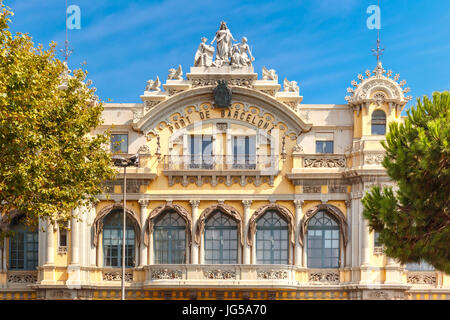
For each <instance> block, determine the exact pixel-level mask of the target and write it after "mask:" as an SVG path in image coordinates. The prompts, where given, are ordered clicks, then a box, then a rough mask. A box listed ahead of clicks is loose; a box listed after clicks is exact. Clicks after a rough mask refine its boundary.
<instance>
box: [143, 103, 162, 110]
mask: <svg viewBox="0 0 450 320" xmlns="http://www.w3.org/2000/svg"><path fill="white" fill-rule="evenodd" d="M160 102H161V101H149V100H146V101H144V110H145V112H148V111H149V110H150V109H152V108H153V107H155V106H156V105H157V104H158V103H160Z"/></svg>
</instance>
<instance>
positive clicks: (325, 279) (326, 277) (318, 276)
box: [308, 270, 339, 284]
mask: <svg viewBox="0 0 450 320" xmlns="http://www.w3.org/2000/svg"><path fill="white" fill-rule="evenodd" d="M308 279H309V282H311V283H313V284H338V283H339V271H337V270H310V271H309V272H308Z"/></svg>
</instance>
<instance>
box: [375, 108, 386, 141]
mask: <svg viewBox="0 0 450 320" xmlns="http://www.w3.org/2000/svg"><path fill="white" fill-rule="evenodd" d="M372 134H373V135H384V134H386V114H385V113H384V112H383V111H382V110H375V111H374V112H373V113H372Z"/></svg>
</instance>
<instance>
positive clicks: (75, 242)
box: [70, 209, 80, 265]
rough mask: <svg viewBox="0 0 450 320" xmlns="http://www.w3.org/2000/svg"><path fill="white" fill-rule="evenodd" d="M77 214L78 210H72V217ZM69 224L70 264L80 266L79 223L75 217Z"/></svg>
mask: <svg viewBox="0 0 450 320" xmlns="http://www.w3.org/2000/svg"><path fill="white" fill-rule="evenodd" d="M78 212H79V209H74V210H73V215H74V216H77V215H78ZM70 224H71V230H70V231H71V237H70V239H71V243H70V244H71V245H70V249H71V250H70V256H71V259H70V264H72V265H74V264H77V265H78V264H80V235H79V228H80V226H79V222H78V221H77V219H76V218H75V217H73V218H72V220H71V221H70Z"/></svg>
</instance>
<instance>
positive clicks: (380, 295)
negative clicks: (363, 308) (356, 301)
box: [367, 290, 389, 300]
mask: <svg viewBox="0 0 450 320" xmlns="http://www.w3.org/2000/svg"><path fill="white" fill-rule="evenodd" d="M367 296H368V297H369V298H370V299H374V300H375V299H383V300H386V299H389V294H388V293H387V292H385V291H380V290H376V291H371V292H369V293H368V294H367Z"/></svg>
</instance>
